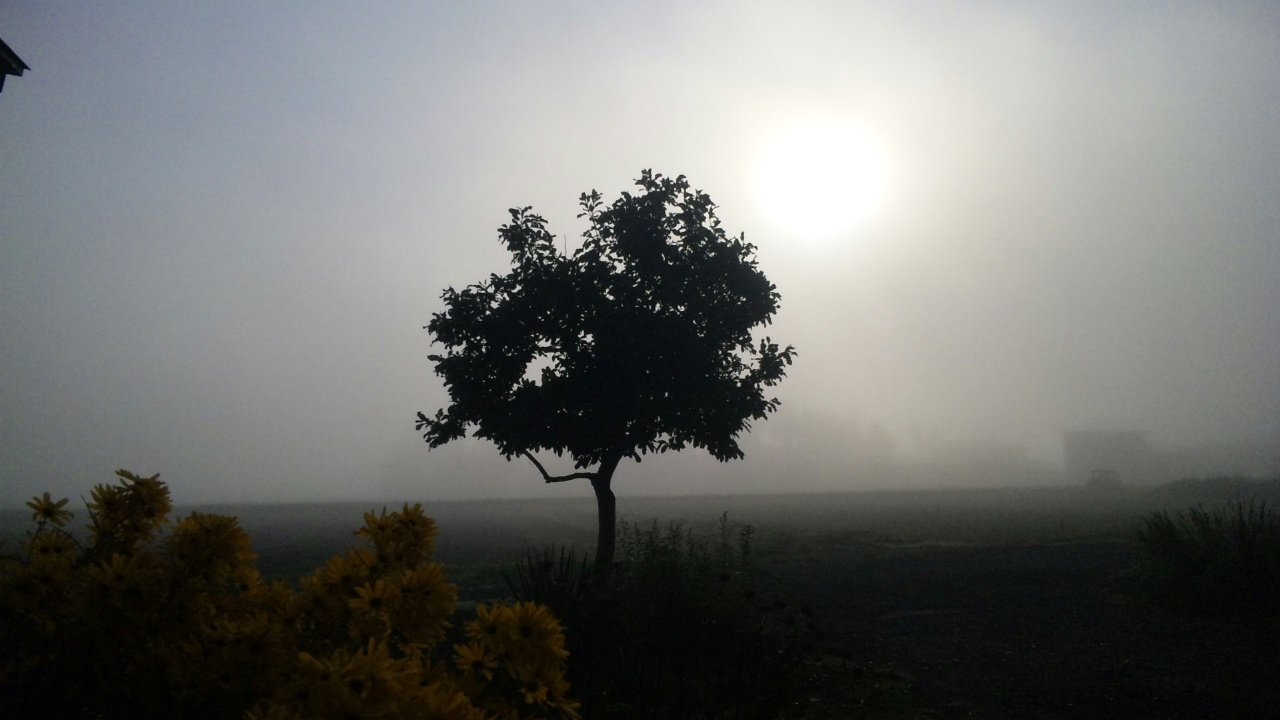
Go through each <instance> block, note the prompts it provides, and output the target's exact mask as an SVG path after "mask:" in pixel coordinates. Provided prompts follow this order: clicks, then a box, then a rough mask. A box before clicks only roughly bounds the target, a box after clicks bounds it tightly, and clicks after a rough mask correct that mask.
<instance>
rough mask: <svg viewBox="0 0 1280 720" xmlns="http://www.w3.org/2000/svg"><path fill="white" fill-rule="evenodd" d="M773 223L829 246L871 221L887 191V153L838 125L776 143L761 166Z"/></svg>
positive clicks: (798, 131) (759, 180)
mask: <svg viewBox="0 0 1280 720" xmlns="http://www.w3.org/2000/svg"><path fill="white" fill-rule="evenodd" d="M755 180H756V182H755V189H756V193H757V196H758V197H759V200H760V203H761V207H762V208H763V210H764V212H765V214H766V215H767V216H768V218H769V219H770V220H771V221H772V222H774V223H775V224H777V226H778V227H779V228H781V229H782V230H784V231H786V232H787V233H790V234H794V235H796V236H799V237H803V238H804V239H807V240H827V239H833V238H835V237H837V236H839V235H840V234H841V233H843V232H845V231H848V230H850V229H852V228H853V227H855V226H857V225H859V224H861V223H863V222H865V221H867V220H868V219H869V218H871V217H872V216H873V215H874V214H875V212H876V211H877V210H878V209H879V208H880V206H881V204H882V203H883V201H884V195H885V191H886V189H887V185H888V182H887V177H886V172H885V163H884V153H883V152H882V151H881V149H880V147H879V146H878V145H877V144H876V143H875V142H874V141H873V140H872V139H871V138H870V137H869V136H867V135H865V134H862V133H860V132H858V131H857V130H855V129H853V128H851V127H848V126H844V125H841V124H838V123H832V122H822V123H809V124H805V125H797V126H794V127H792V128H790V129H789V130H787V131H786V132H784V133H781V134H779V135H777V136H776V137H774V138H773V140H772V141H771V142H770V143H768V144H767V145H766V146H765V148H764V151H763V152H762V153H761V155H760V158H759V161H758V162H757V165H756V179H755Z"/></svg>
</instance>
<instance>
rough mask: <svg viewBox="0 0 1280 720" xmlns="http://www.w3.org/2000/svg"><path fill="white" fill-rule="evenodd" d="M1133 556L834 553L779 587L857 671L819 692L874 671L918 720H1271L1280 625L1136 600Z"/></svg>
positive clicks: (1128, 549)
mask: <svg viewBox="0 0 1280 720" xmlns="http://www.w3.org/2000/svg"><path fill="white" fill-rule="evenodd" d="M1136 552H1137V547H1136V546H1134V545H1133V544H1131V543H1127V542H1121V541H1102V540H1098V541H1088V542H1075V543H1062V544H1040V545H1024V546H1009V547H989V546H988V547H972V546H970V547H960V546H939V545H934V546H915V547H897V548H884V547H881V548H869V547H864V548H838V549H834V550H830V551H824V552H822V553H806V557H804V558H803V559H802V560H801V559H793V560H794V561H792V562H789V563H786V564H785V565H784V566H782V567H779V568H777V569H776V573H777V574H778V575H779V576H780V578H781V579H782V581H783V586H784V587H785V590H786V592H788V593H789V594H792V595H793V597H795V598H802V599H804V600H805V601H807V602H809V603H810V604H811V605H813V607H814V608H815V610H816V611H817V615H818V617H819V619H820V620H821V625H822V627H823V628H824V630H825V632H826V633H827V638H826V644H827V646H828V648H829V649H830V651H831V653H832V654H833V655H836V656H843V657H847V658H849V659H850V661H849V663H850V664H849V666H848V667H850V668H853V672H852V673H850V672H845V673H843V674H841V673H834V672H833V673H829V674H827V676H826V677H825V678H824V680H823V682H826V683H828V684H836V685H838V684H840V683H847V684H850V685H853V684H858V683H861V684H865V680H863V679H859V673H864V674H865V673H867V672H874V673H875V677H876V679H877V685H878V684H880V682H881V681H883V682H884V683H885V684H892V683H894V682H898V683H899V684H901V685H903V686H905V687H907V688H909V693H910V695H911V697H912V702H911V705H912V706H914V708H915V709H916V710H917V712H916V713H915V716H917V717H919V716H923V717H933V718H969V717H982V718H1162V719H1166V718H1214V719H1215V720H1225V719H1226V718H1261V717H1275V716H1276V715H1275V713H1277V712H1280V710H1278V708H1280V642H1278V641H1280V623H1277V621H1276V620H1274V619H1273V620H1269V621H1258V620H1250V619H1248V618H1206V617H1197V616H1189V615H1182V614H1175V613H1170V612H1164V611H1160V610H1157V609H1155V608H1153V607H1152V606H1151V605H1150V604H1148V603H1144V602H1139V601H1138V599H1137V598H1136V597H1135V596H1134V593H1133V592H1132V591H1131V585H1132V583H1131V582H1130V581H1129V580H1128V573H1129V571H1130V568H1131V567H1132V565H1133V560H1134V554H1135V553H1136ZM871 668H874V671H872V670H871ZM824 692H825V694H827V695H828V696H829V698H841V697H842V692H841V688H840V687H838V686H837V687H827V688H826V689H825V691H824ZM846 695H847V694H846ZM845 700H846V701H847V700H848V698H847V697H845ZM860 702H862V700H861V699H855V702H853V703H852V704H853V705H857V704H858V703H860ZM829 716H830V717H862V716H869V715H868V714H867V713H865V712H862V713H860V712H858V710H857V708H856V707H852V706H850V707H846V708H845V710H844V711H841V712H838V713H830V714H829ZM895 716H897V715H895ZM903 716H904V717H905V716H906V715H903Z"/></svg>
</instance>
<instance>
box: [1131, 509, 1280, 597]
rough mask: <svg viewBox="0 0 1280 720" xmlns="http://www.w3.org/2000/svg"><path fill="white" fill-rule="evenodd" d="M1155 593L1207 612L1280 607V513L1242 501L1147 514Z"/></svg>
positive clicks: (1149, 572)
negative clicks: (1207, 507)
mask: <svg viewBox="0 0 1280 720" xmlns="http://www.w3.org/2000/svg"><path fill="white" fill-rule="evenodd" d="M1137 537H1138V540H1139V542H1141V544H1142V547H1143V550H1144V553H1143V558H1142V564H1141V578H1142V580H1143V581H1144V584H1145V587H1146V589H1147V591H1148V592H1149V593H1150V596H1151V599H1152V600H1154V601H1155V602H1157V603H1158V604H1161V605H1165V606H1168V607H1173V608H1178V609H1184V610H1193V611H1201V612H1224V611H1236V610H1249V611H1255V612H1264V613H1268V614H1274V613H1276V612H1277V611H1278V610H1280V514H1277V513H1276V512H1275V510H1273V509H1272V508H1269V507H1267V505H1266V503H1265V502H1263V503H1258V502H1255V501H1252V500H1241V501H1236V502H1234V503H1230V504H1227V505H1224V506H1220V507H1216V508H1214V509H1206V508H1205V507H1204V506H1202V505H1198V506H1196V507H1193V508H1190V509H1188V510H1185V511H1182V512H1177V513H1173V514H1170V513H1169V512H1167V511H1162V512H1158V513H1155V514H1152V515H1148V516H1146V517H1144V518H1143V519H1142V525H1141V527H1139V528H1138V529H1137Z"/></svg>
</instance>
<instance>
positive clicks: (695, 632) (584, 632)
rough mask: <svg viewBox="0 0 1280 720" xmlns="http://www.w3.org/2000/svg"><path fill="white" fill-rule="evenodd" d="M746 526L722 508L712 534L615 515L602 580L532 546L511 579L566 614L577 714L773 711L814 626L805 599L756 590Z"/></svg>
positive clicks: (567, 555) (790, 692)
mask: <svg viewBox="0 0 1280 720" xmlns="http://www.w3.org/2000/svg"><path fill="white" fill-rule="evenodd" d="M753 532H754V530H753V528H751V526H743V527H739V528H734V527H731V526H730V525H729V523H728V518H727V514H726V515H725V516H722V517H721V520H720V525H719V532H718V534H717V535H718V536H717V537H715V538H714V539H712V538H707V537H704V536H700V535H698V534H696V533H694V532H693V531H692V530H690V529H688V528H685V527H684V526H682V525H679V524H671V525H669V526H668V527H667V528H665V529H661V528H659V526H658V524H657V523H656V522H655V523H654V524H653V525H652V526H650V527H649V528H647V529H641V528H640V527H638V526H636V525H633V524H628V523H626V522H623V523H621V524H620V527H619V530H618V556H617V557H618V561H617V562H616V563H615V566H614V569H613V572H612V574H611V575H610V577H609V579H608V581H607V583H606V584H604V585H603V586H601V585H596V584H593V580H592V574H591V573H590V572H589V571H588V565H587V563H586V560H585V559H583V560H578V559H576V558H575V556H574V554H573V553H571V552H568V551H563V550H562V551H560V553H559V556H558V557H557V555H556V553H555V551H554V550H546V551H544V552H543V553H542V554H541V556H540V557H539V556H536V555H533V554H531V555H530V556H529V557H528V558H527V559H526V561H525V562H524V563H522V564H521V565H520V567H519V569H518V571H517V575H516V578H514V579H513V578H509V579H508V580H509V586H510V588H511V590H512V592H513V594H514V595H515V597H516V598H517V599H519V600H531V601H536V602H541V603H545V604H547V605H548V606H549V607H550V608H552V610H553V611H554V612H555V613H556V615H557V616H558V617H560V618H561V619H562V620H563V621H564V622H565V626H566V635H567V636H568V638H569V641H570V643H571V644H572V646H573V648H574V654H573V657H572V658H571V659H570V661H569V679H570V680H571V681H572V683H573V685H574V688H575V689H576V691H577V692H578V694H579V696H580V698H581V699H582V702H583V713H584V715H586V716H600V717H612V718H628V717H655V716H656V717H680V718H700V717H729V718H766V717H776V716H778V714H779V712H780V711H781V710H782V709H783V708H784V707H786V706H787V705H789V704H790V703H791V701H792V700H793V696H794V691H795V689H796V688H797V685H798V682H799V680H800V677H801V671H802V666H803V664H804V660H805V652H806V650H808V649H809V646H810V645H811V643H812V642H813V641H814V639H815V638H816V635H817V629H816V627H814V625H813V618H812V611H810V610H809V608H808V607H792V606H791V605H789V604H788V603H787V602H786V601H785V600H783V599H778V598H764V597H761V592H760V591H759V589H758V585H757V577H756V573H755V571H754V567H753V562H752V550H751V541H752V535H753Z"/></svg>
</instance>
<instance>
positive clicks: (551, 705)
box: [0, 470, 578, 720]
mask: <svg viewBox="0 0 1280 720" xmlns="http://www.w3.org/2000/svg"><path fill="white" fill-rule="evenodd" d="M117 475H118V476H119V482H118V483H117V484H115V485H98V486H97V487H95V488H94V490H93V499H92V501H91V502H90V503H89V518H90V527H89V534H88V539H87V544H84V545H81V543H80V542H79V541H78V540H77V538H76V537H75V536H73V535H72V534H71V533H69V532H68V531H67V530H65V529H63V526H64V525H65V524H66V522H67V521H68V520H69V519H70V517H71V513H69V512H67V511H66V510H64V509H63V507H64V506H65V505H66V503H67V501H66V500H65V499H64V500H58V501H54V500H53V499H52V498H50V497H49V494H48V493H45V494H44V497H38V498H35V499H33V500H32V501H31V502H29V503H27V505H28V506H29V507H30V508H31V509H32V516H33V520H34V521H35V522H36V527H35V530H33V531H31V532H30V533H29V534H28V540H27V542H26V543H25V547H24V548H22V549H21V551H19V552H16V553H10V554H7V555H0V648H2V649H3V650H2V651H0V712H3V714H4V717H6V718H27V717H31V718H36V717H39V718H45V717H54V718H62V717H67V718H71V717H76V718H99V719H105V718H129V719H130V720H136V719H139V718H240V717H248V718H251V719H258V720H268V719H271V720H284V719H285V718H301V717H308V718H313V717H318V718H347V717H353V718H354V717H361V718H365V717H368V718H375V717H376V718H386V719H387V720H392V719H412V718H423V719H426V718H432V719H435V720H482V719H483V718H489V717H498V716H501V717H503V718H519V717H534V716H536V717H548V716H558V717H560V718H564V719H568V720H576V718H577V717H578V714H577V712H576V709H577V707H578V703H577V702H575V701H573V700H570V699H568V698H567V696H566V695H567V692H568V684H567V683H566V681H565V677H564V663H565V659H566V657H567V656H568V652H567V650H566V649H565V637H564V634H563V628H562V627H561V625H560V623H559V622H558V620H557V619H556V618H555V617H554V616H553V615H552V614H551V613H550V612H548V610H547V609H546V608H545V607H543V606H541V605H536V604H534V603H527V602H524V603H517V604H516V605H514V606H500V605H483V604H482V605H479V606H478V607H477V608H476V616H475V619H473V620H471V621H470V622H468V623H466V624H465V630H464V631H461V632H459V630H461V629H459V630H455V633H456V634H458V635H459V636H460V637H459V641H460V642H459V644H453V643H450V642H448V641H447V640H446V633H447V630H448V629H449V627H450V622H449V621H450V618H451V617H452V616H454V610H455V607H456V604H457V588H456V586H454V585H453V584H451V583H448V582H446V581H445V577H444V572H443V568H442V566H441V565H440V564H439V563H435V562H432V561H431V556H432V552H433V548H434V538H435V536H436V527H435V523H434V522H433V521H432V520H431V518H429V517H426V516H425V515H424V514H423V511H422V507H421V506H419V505H413V506H409V505H405V506H404V508H403V509H402V510H400V511H399V512H393V513H389V514H388V513H387V512H386V511H385V510H383V511H382V513H381V514H375V513H372V512H369V513H365V516H364V520H365V523H364V526H363V527H361V528H360V529H359V530H357V531H356V534H357V535H360V536H362V537H363V538H364V539H365V541H366V544H365V546H363V547H358V548H355V549H353V550H352V551H350V552H348V553H347V554H345V555H341V556H337V557H334V558H332V559H331V560H329V562H328V563H327V564H326V565H325V566H324V567H323V568H321V569H320V570H317V571H316V572H315V573H314V574H312V575H310V576H307V577H304V578H302V580H301V582H300V587H294V586H290V585H287V584H285V583H283V582H274V583H268V582H265V581H264V580H263V579H262V577H261V575H260V574H259V573H258V570H257V568H256V566H255V561H256V556H255V555H254V553H253V550H252V548H251V547H250V543H249V537H248V536H247V535H246V534H245V532H244V530H242V529H241V528H240V527H239V526H238V524H237V522H236V519H235V518H232V517H227V516H223V515H214V514H208V513H199V512H195V513H191V515H190V516H188V517H186V518H183V519H181V520H179V521H177V522H176V523H173V524H172V528H171V529H169V530H168V532H167V534H165V535H163V536H162V535H161V533H160V531H161V530H162V529H164V528H165V527H166V526H168V525H169V524H170V523H169V520H168V513H169V511H170V509H171V505H170V501H169V490H168V488H167V487H166V486H165V484H164V483H162V482H160V481H159V479H158V477H159V476H153V477H149V478H144V477H138V476H136V475H133V474H131V473H129V472H126V471H124V470H121V471H118V472H117Z"/></svg>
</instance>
